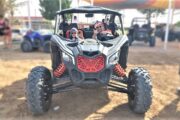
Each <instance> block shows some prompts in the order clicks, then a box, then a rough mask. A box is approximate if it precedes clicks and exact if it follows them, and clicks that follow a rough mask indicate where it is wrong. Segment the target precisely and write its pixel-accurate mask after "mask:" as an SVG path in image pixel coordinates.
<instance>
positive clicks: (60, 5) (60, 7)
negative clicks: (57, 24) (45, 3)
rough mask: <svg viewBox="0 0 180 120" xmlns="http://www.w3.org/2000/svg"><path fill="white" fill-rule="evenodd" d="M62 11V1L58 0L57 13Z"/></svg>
mask: <svg viewBox="0 0 180 120" xmlns="http://www.w3.org/2000/svg"><path fill="white" fill-rule="evenodd" d="M61 10H62V0H59V11H61Z"/></svg>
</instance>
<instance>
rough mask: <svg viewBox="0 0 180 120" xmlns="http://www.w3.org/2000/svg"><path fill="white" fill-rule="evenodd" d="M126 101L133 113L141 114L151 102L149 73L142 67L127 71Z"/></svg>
mask: <svg viewBox="0 0 180 120" xmlns="http://www.w3.org/2000/svg"><path fill="white" fill-rule="evenodd" d="M128 90H129V91H130V94H128V103H129V107H130V108H131V109H132V111H134V112H135V113H139V114H143V113H145V112H146V111H147V110H148V109H149V108H150V106H151V103H152V84H151V78H150V75H149V73H148V72H147V71H146V70H145V69H144V68H139V67H138V68H134V69H132V70H131V71H130V73H129V80H128Z"/></svg>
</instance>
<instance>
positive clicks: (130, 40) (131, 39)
mask: <svg viewBox="0 0 180 120" xmlns="http://www.w3.org/2000/svg"><path fill="white" fill-rule="evenodd" d="M128 39H129V46H131V45H132V42H133V37H132V36H128Z"/></svg>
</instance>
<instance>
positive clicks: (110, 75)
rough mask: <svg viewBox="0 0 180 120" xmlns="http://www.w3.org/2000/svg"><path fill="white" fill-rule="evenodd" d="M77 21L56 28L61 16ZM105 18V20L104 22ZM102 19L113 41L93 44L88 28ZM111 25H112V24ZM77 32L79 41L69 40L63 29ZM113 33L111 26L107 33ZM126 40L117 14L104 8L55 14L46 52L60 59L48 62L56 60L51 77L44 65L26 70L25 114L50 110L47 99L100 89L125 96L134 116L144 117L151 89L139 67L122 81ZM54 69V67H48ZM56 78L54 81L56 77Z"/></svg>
mask: <svg viewBox="0 0 180 120" xmlns="http://www.w3.org/2000/svg"><path fill="white" fill-rule="evenodd" d="M66 15H67V16H68V17H69V18H72V15H76V16H78V17H79V19H78V20H79V21H78V22H79V23H71V21H72V20H69V23H68V24H66V25H67V26H66V27H67V28H66V29H65V27H64V28H62V29H61V27H59V26H60V24H61V23H62V18H64V17H65V16H66ZM107 18H108V19H107ZM102 19H106V20H109V21H108V22H107V27H108V25H111V23H112V24H114V25H113V26H116V28H115V29H112V31H113V30H115V31H114V32H117V33H116V34H115V35H114V37H112V36H109V35H107V36H103V37H104V38H105V40H103V41H102V40H95V39H92V34H93V29H94V27H93V25H94V23H95V22H97V20H102ZM115 24H116V25H115ZM72 26H73V27H75V26H76V27H77V29H78V30H80V31H82V33H83V36H84V40H83V41H82V40H81V41H72V40H71V39H69V38H68V36H69V35H68V33H69V32H68V29H71V28H72ZM111 28H113V27H112V26H111V27H109V29H111ZM127 41H128V38H127V36H126V35H124V30H123V24H122V19H121V14H120V13H119V12H117V11H113V10H109V9H106V8H101V7H95V6H86V7H79V8H70V9H66V10H62V11H60V12H57V16H56V27H55V32H54V35H53V36H52V39H51V49H52V51H53V49H57V51H56V52H58V53H59V54H57V55H55V56H54V55H53V52H51V56H52V62H53V61H54V60H55V61H58V62H59V63H58V65H57V66H58V68H57V69H55V70H53V72H50V70H49V69H47V68H46V67H43V66H37V67H35V68H33V69H32V70H31V72H30V73H29V75H28V80H27V81H26V97H27V104H28V108H29V109H30V111H31V112H32V113H33V114H35V115H38V114H43V113H45V112H46V111H48V110H49V108H50V104H51V99H52V95H53V94H55V93H61V92H66V91H71V90H75V89H77V88H78V89H90V88H91V89H96V88H100V87H101V88H105V89H108V90H112V91H116V92H121V93H126V94H127V95H128V103H129V106H130V108H131V109H132V110H133V111H134V112H136V113H145V112H146V111H147V110H148V109H149V107H150V105H151V101H152V85H151V78H150V75H149V73H148V72H147V71H146V70H145V69H144V68H141V67H136V68H133V69H132V70H131V71H130V72H129V75H128V76H127V75H126V73H125V70H124V69H123V68H122V67H121V64H119V62H118V60H119V59H125V58H122V57H121V55H120V53H121V47H122V46H123V45H124V44H125V43H126V42H127ZM52 67H53V65H52ZM56 74H58V75H59V76H60V77H59V78H57V77H55V75H56Z"/></svg>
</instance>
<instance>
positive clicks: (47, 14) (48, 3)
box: [39, 0, 71, 20]
mask: <svg viewBox="0 0 180 120" xmlns="http://www.w3.org/2000/svg"><path fill="white" fill-rule="evenodd" d="M39 2H40V6H41V8H40V12H41V14H42V16H43V17H44V18H46V19H48V20H53V19H54V16H55V15H56V11H58V10H59V0H39ZM70 4H71V1H70V0H62V9H65V8H69V7H70Z"/></svg>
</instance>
